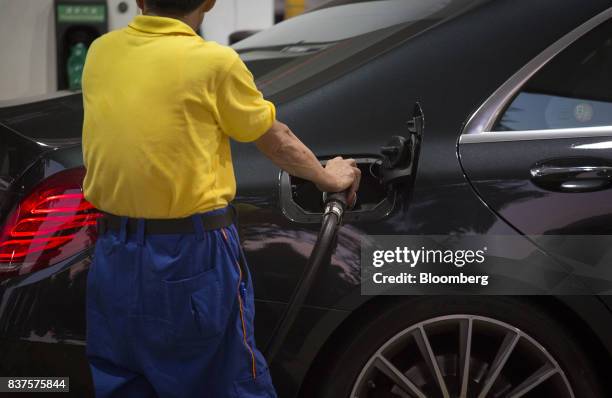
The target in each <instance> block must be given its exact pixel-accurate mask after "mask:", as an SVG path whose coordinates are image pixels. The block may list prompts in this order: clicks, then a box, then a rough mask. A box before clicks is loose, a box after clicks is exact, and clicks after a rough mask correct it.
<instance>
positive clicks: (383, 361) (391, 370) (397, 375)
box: [374, 355, 427, 398]
mask: <svg viewBox="0 0 612 398" xmlns="http://www.w3.org/2000/svg"><path fill="white" fill-rule="evenodd" d="M374 366H376V367H377V368H378V370H380V371H381V372H383V373H384V374H385V375H386V376H387V377H388V378H390V379H391V380H392V381H393V382H394V383H395V384H396V385H397V386H398V387H399V388H401V389H403V390H404V391H406V392H409V393H411V394H414V395H415V396H416V397H417V398H427V396H425V394H424V393H423V392H422V391H421V390H419V388H418V387H417V386H415V385H414V383H413V382H411V381H410V380H409V379H408V378H407V377H406V376H405V375H404V374H403V373H402V372H401V371H400V370H399V369H398V368H397V367H395V365H393V364H392V363H391V362H389V360H387V358H385V357H383V356H382V355H377V356H376V361H375V365H374Z"/></svg>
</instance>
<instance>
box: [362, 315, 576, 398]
mask: <svg viewBox="0 0 612 398" xmlns="http://www.w3.org/2000/svg"><path fill="white" fill-rule="evenodd" d="M530 396H533V397H538V398H574V397H575V396H574V393H573V391H572V387H571V385H570V383H569V381H568V378H567V377H566V375H565V372H564V370H563V369H561V367H560V366H559V365H558V363H557V361H556V360H555V358H553V357H552V356H551V355H550V354H549V353H548V351H547V350H546V349H545V348H544V347H543V346H542V345H541V344H540V343H538V342H537V341H536V340H535V339H534V338H532V337H531V336H529V335H527V334H526V333H524V332H523V331H521V330H520V329H518V328H516V327H513V326H512V325H509V324H507V323H504V322H501V321H498V320H496V319H492V318H488V317H483V316H475V315H447V316H441V317H436V318H432V319H428V320H426V321H423V322H420V323H417V324H415V325H412V326H411V327H409V328H407V329H404V330H402V331H401V332H399V333H397V334H396V335H395V336H393V337H392V338H391V339H389V340H388V341H387V342H386V343H385V344H384V345H383V346H381V347H380V348H379V349H378V350H377V351H376V352H375V353H374V354H373V355H372V356H371V357H370V359H369V360H368V361H367V363H366V364H365V366H364V367H363V369H362V371H361V372H360V374H359V376H358V377H357V379H356V381H355V383H354V386H353V389H352V392H351V395H350V398H392V397H401V398H414V397H418V398H438V397H441V398H442V397H443V398H502V397H503V398H519V397H530Z"/></svg>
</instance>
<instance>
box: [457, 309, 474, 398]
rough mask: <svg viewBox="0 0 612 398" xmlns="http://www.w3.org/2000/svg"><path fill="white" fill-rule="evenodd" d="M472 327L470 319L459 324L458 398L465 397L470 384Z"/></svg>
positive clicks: (472, 323)
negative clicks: (459, 385)
mask: <svg viewBox="0 0 612 398" xmlns="http://www.w3.org/2000/svg"><path fill="white" fill-rule="evenodd" d="M473 325H474V321H473V320H472V318H470V319H468V320H462V321H461V322H460V323H459V366H460V368H459V379H460V380H461V389H460V390H459V398H466V397H467V391H468V384H469V383H470V357H471V355H472V327H473Z"/></svg>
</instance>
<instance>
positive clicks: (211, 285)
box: [164, 269, 230, 345]
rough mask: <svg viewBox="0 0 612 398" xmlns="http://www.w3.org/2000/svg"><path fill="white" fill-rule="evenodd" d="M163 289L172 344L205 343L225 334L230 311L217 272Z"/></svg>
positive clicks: (209, 272) (172, 282)
mask: <svg viewBox="0 0 612 398" xmlns="http://www.w3.org/2000/svg"><path fill="white" fill-rule="evenodd" d="M164 285H165V287H166V294H167V297H168V300H167V303H168V309H167V311H168V314H169V321H170V323H171V326H170V329H171V330H170V338H171V339H172V340H173V343H176V344H179V345H183V344H198V343H204V342H206V341H208V340H210V339H213V338H215V337H218V336H220V335H221V334H222V333H223V332H224V330H225V328H226V326H227V322H228V318H229V313H230V310H229V306H228V305H227V303H226V300H225V299H224V297H223V295H222V289H221V284H220V282H219V277H218V275H217V271H216V269H211V270H207V271H204V272H202V273H201V274H198V275H196V276H193V277H190V278H186V279H180V280H176V281H164Z"/></svg>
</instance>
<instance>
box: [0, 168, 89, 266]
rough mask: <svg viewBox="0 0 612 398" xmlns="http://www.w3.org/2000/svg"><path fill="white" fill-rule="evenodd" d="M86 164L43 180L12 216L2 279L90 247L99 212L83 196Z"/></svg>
mask: <svg viewBox="0 0 612 398" xmlns="http://www.w3.org/2000/svg"><path fill="white" fill-rule="evenodd" d="M84 177H85V169H84V168H78V169H70V170H65V171H61V172H59V173H57V174H54V175H52V176H51V177H49V178H47V179H46V180H44V181H43V182H42V183H40V184H39V185H38V186H36V187H35V188H34V189H33V190H32V192H30V194H29V195H27V197H26V198H25V199H23V200H22V201H21V203H20V204H19V205H18V206H17V207H16V208H15V209H14V210H13V211H12V212H11V214H9V215H8V217H7V219H6V222H5V224H4V227H3V228H2V233H1V234H0V278H2V277H7V276H11V275H16V274H24V273H28V272H32V271H34V270H37V269H40V268H43V267H46V266H49V265H52V264H56V263H58V262H60V261H62V260H65V259H66V258H68V257H70V256H72V255H74V254H77V253H79V252H80V251H82V250H84V249H86V248H88V247H90V246H92V245H93V244H94V242H95V240H96V228H95V225H96V219H97V218H98V217H100V215H101V214H100V213H99V212H98V211H97V210H96V209H95V208H94V207H93V206H92V205H91V204H90V203H89V202H87V201H86V200H85V198H84V197H83V191H82V188H81V185H82V183H83V178H84Z"/></svg>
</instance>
